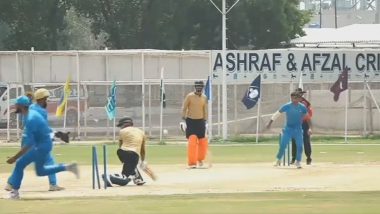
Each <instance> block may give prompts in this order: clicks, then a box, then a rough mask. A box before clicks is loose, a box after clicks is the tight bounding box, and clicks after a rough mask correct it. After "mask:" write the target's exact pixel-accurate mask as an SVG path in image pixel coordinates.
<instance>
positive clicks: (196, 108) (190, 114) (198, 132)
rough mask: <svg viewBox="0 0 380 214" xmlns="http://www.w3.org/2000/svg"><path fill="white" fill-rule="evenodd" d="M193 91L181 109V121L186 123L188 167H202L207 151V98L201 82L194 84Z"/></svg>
mask: <svg viewBox="0 0 380 214" xmlns="http://www.w3.org/2000/svg"><path fill="white" fill-rule="evenodd" d="M194 87H195V91H194V92H191V93H189V94H188V95H187V96H186V98H185V101H184V102H183V108H182V119H184V120H185V121H186V138H187V139H188V149H187V157H188V162H187V164H188V166H189V168H196V167H197V165H198V166H199V167H201V166H203V161H204V159H205V158H206V154H207V149H208V140H207V138H206V120H207V97H206V96H205V95H204V94H203V93H202V91H203V88H204V83H203V81H196V82H195V85H194Z"/></svg>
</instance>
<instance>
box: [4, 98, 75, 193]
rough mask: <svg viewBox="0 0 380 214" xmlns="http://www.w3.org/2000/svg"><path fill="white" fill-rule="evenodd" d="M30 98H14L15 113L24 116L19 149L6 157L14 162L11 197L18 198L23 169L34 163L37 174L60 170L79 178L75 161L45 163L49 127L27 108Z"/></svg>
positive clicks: (47, 152)
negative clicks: (70, 162) (71, 162)
mask: <svg viewBox="0 0 380 214" xmlns="http://www.w3.org/2000/svg"><path fill="white" fill-rule="evenodd" d="M29 105H30V100H29V99H28V97H26V96H21V97H18V98H17V100H16V104H15V106H16V113H20V114H22V116H23V117H24V132H23V136H22V138H23V142H24V144H23V145H22V147H21V149H20V151H18V152H17V153H16V154H15V155H14V156H12V157H10V158H8V160H7V163H8V164H13V163H14V162H16V165H15V168H14V170H13V173H12V176H11V178H10V181H11V182H12V187H13V190H12V191H11V192H10V198H11V199H19V197H20V196H19V192H18V190H19V189H20V186H21V182H22V179H23V175H24V169H25V168H26V167H27V166H28V165H29V164H31V163H32V162H34V163H35V170H36V173H37V175H38V176H47V175H50V174H55V173H58V172H62V171H70V172H72V173H74V174H75V175H76V176H77V178H79V170H78V166H77V164H76V163H74V164H69V165H66V164H57V165H45V164H46V162H47V159H48V157H49V155H50V152H51V150H52V147H53V143H52V140H51V137H50V132H51V128H50V127H49V125H48V123H47V121H46V120H45V119H44V118H43V116H42V115H41V114H40V113H38V112H37V111H35V110H32V109H29Z"/></svg>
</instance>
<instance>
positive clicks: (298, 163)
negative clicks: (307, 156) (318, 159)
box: [296, 161, 302, 169]
mask: <svg viewBox="0 0 380 214" xmlns="http://www.w3.org/2000/svg"><path fill="white" fill-rule="evenodd" d="M296 167H297V169H302V166H301V162H299V161H297V162H296Z"/></svg>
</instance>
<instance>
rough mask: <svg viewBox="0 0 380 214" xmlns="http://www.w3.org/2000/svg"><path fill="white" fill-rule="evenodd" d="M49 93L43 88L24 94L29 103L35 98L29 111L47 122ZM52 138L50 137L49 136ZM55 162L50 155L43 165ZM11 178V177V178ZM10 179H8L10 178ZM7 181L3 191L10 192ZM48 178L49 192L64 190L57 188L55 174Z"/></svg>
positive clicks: (10, 187) (10, 183) (9, 185)
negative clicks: (39, 115) (33, 111)
mask: <svg viewBox="0 0 380 214" xmlns="http://www.w3.org/2000/svg"><path fill="white" fill-rule="evenodd" d="M49 95H50V93H49V91H48V90H46V89H44V88H40V89H38V90H37V91H36V92H35V93H34V95H33V93H32V92H27V93H26V96H27V97H28V98H29V100H30V103H32V102H33V98H35V100H36V103H34V104H31V105H30V106H29V109H32V110H35V111H37V112H38V113H40V114H41V116H42V117H43V118H44V119H45V120H46V121H47V111H46V107H47V99H48V97H49ZM51 135H54V133H51ZM51 137H52V136H51ZM24 143H25V142H24V141H22V142H21V147H23V145H24ZM54 164H55V162H54V158H53V156H52V154H51V153H50V154H49V157H48V158H47V160H46V163H45V165H54ZM11 177H12V176H11ZM11 177H10V178H11ZM10 178H9V179H8V182H7V185H6V187H5V188H4V189H5V190H7V191H12V189H13V186H12V181H11V179H10ZM48 178H49V191H61V190H64V189H65V188H63V187H60V186H58V184H57V176H56V175H55V174H51V175H49V176H48Z"/></svg>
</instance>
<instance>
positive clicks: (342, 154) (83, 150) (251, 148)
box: [0, 139, 380, 173]
mask: <svg viewBox="0 0 380 214" xmlns="http://www.w3.org/2000/svg"><path fill="white" fill-rule="evenodd" d="M372 141H373V140H372V139H361V140H360V142H361V144H367V143H368V144H372V145H360V144H357V145H346V144H338V145H335V142H334V141H332V143H331V144H334V145H320V144H315V145H313V155H312V157H313V159H314V161H316V162H332V163H368V162H378V161H380V157H379V155H378V154H380V144H373V143H369V142H372ZM186 149H187V148H186V145H150V146H148V149H147V160H148V161H149V163H151V164H184V163H185V162H186ZM17 150H18V148H16V147H1V148H0V157H7V156H11V155H13V154H15V153H16V151H17ZM97 150H98V158H99V161H101V160H103V157H102V153H103V151H102V146H101V145H97ZM116 150H117V146H116V145H115V144H108V146H107V151H108V163H109V164H120V161H119V160H118V158H117V156H116ZM277 150H278V145H277V144H276V143H273V142H272V144H258V145H256V144H247V145H245V144H240V145H231V144H225V145H220V144H215V145H211V146H210V151H211V153H212V162H213V163H257V162H272V161H274V159H275V154H276V152H277ZM53 153H54V155H55V158H56V160H57V161H58V162H63V163H67V162H72V161H76V162H78V163H79V164H80V165H91V160H92V159H91V146H90V145H74V144H69V145H56V146H55V147H54V151H53ZM4 159H5V158H4ZM12 167H13V165H8V164H6V163H5V161H4V162H0V173H1V172H9V171H10V170H11V169H12Z"/></svg>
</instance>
